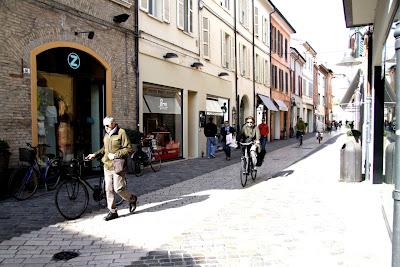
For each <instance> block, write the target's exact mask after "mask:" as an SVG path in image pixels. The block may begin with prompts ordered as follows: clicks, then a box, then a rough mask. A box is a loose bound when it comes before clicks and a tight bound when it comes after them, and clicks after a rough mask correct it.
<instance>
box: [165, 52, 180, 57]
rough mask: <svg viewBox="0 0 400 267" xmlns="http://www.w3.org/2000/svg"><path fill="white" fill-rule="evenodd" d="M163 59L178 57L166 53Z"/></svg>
mask: <svg viewBox="0 0 400 267" xmlns="http://www.w3.org/2000/svg"><path fill="white" fill-rule="evenodd" d="M163 57H164V58H175V57H178V55H177V54H175V53H170V52H168V53H166V54H165V55H164V56H163Z"/></svg>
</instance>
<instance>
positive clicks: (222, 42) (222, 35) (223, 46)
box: [221, 30, 226, 67]
mask: <svg viewBox="0 0 400 267" xmlns="http://www.w3.org/2000/svg"><path fill="white" fill-rule="evenodd" d="M225 63H226V52H225V32H224V31H223V30H221V66H222V67H225Z"/></svg>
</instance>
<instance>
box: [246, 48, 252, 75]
mask: <svg viewBox="0 0 400 267" xmlns="http://www.w3.org/2000/svg"><path fill="white" fill-rule="evenodd" d="M246 51H247V64H246V68H247V77H250V75H251V71H250V64H251V60H250V49H247V48H246Z"/></svg>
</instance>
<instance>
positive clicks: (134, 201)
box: [129, 195, 138, 213]
mask: <svg viewBox="0 0 400 267" xmlns="http://www.w3.org/2000/svg"><path fill="white" fill-rule="evenodd" d="M137 199H138V198H137V196H134V195H132V197H131V199H130V201H129V212H130V213H132V212H134V211H135V210H136V204H137Z"/></svg>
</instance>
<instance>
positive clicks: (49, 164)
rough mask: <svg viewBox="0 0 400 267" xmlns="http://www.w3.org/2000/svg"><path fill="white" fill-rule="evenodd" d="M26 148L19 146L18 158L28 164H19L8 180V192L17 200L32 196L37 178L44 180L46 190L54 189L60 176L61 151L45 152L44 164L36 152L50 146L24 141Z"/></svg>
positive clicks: (36, 187) (36, 184)
mask: <svg viewBox="0 0 400 267" xmlns="http://www.w3.org/2000/svg"><path fill="white" fill-rule="evenodd" d="M26 145H27V147H26V148H19V160H20V161H21V162H23V163H28V165H21V166H20V167H19V168H17V169H15V170H14V171H13V172H12V174H11V175H10V180H9V182H8V189H9V192H10V193H11V194H12V195H13V196H14V197H15V198H16V199H17V200H25V199H28V198H30V197H31V196H33V195H34V194H35V193H36V191H37V189H38V183H39V179H40V180H41V181H43V182H44V186H45V188H46V190H47V191H49V190H54V189H55V188H56V187H57V185H58V183H59V182H60V177H61V172H62V171H61V168H62V152H61V151H58V152H59V155H58V156H56V155H54V154H45V157H44V164H42V163H39V157H38V152H39V151H45V149H46V148H48V147H50V146H49V145H46V144H39V145H38V146H32V145H31V144H30V143H26Z"/></svg>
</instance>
